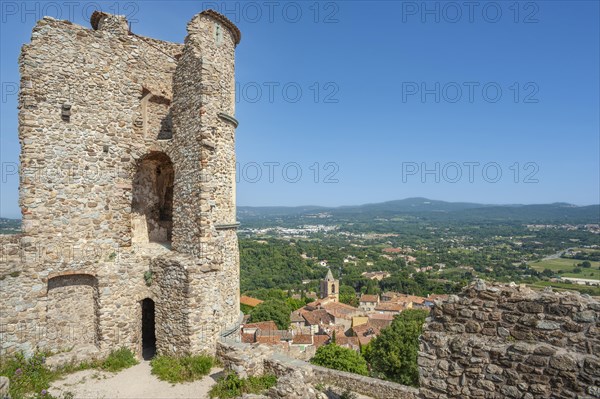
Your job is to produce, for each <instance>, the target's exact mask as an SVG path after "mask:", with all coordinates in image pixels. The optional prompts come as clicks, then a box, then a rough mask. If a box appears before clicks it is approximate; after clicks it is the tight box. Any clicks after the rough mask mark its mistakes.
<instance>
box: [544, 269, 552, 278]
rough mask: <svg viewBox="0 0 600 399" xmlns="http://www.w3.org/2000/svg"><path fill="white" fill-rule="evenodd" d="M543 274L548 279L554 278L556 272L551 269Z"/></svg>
mask: <svg viewBox="0 0 600 399" xmlns="http://www.w3.org/2000/svg"><path fill="white" fill-rule="evenodd" d="M542 274H543V275H544V276H546V277H552V276H554V272H553V271H552V270H551V269H548V268H546V269H544V271H543V272H542Z"/></svg>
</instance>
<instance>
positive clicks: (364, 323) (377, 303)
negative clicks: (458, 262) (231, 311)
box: [240, 270, 448, 360]
mask: <svg viewBox="0 0 600 399" xmlns="http://www.w3.org/2000/svg"><path fill="white" fill-rule="evenodd" d="M374 278H376V277H374ZM339 291H340V282H339V280H337V279H335V278H334V277H333V274H332V273H331V270H328V272H327V275H326V277H325V278H324V279H323V280H321V282H320V292H319V294H318V295H317V294H316V293H314V292H310V293H307V294H306V297H308V298H312V299H314V301H313V302H310V303H308V304H306V305H305V306H303V307H302V308H300V309H298V310H295V311H292V312H291V314H290V326H289V328H288V329H286V330H281V329H279V328H278V326H277V324H276V323H275V322H274V321H273V320H269V321H260V322H251V319H250V315H245V317H244V322H243V324H242V326H241V333H242V334H241V337H242V342H244V343H250V344H252V343H258V344H264V345H269V346H271V347H272V349H274V350H276V351H278V352H283V353H285V354H286V355H288V356H290V357H293V358H296V359H300V360H309V359H311V358H312V357H313V356H314V355H315V353H316V351H317V349H318V348H319V347H321V346H323V345H327V344H330V343H335V344H337V345H338V346H341V347H345V348H348V349H352V350H354V351H356V352H359V353H360V351H361V348H363V347H364V346H366V345H367V344H369V342H371V340H373V339H374V338H376V337H377V336H378V335H379V334H380V333H381V330H383V329H384V328H386V327H388V326H390V325H391V324H392V321H393V320H394V317H395V316H396V315H398V314H400V313H401V312H403V311H404V310H407V309H423V310H427V311H429V310H430V309H431V308H432V307H433V305H434V301H435V300H436V299H439V300H444V299H447V297H448V295H435V294H431V295H428V296H427V297H421V296H415V295H408V294H402V293H398V292H384V293H382V294H381V295H371V294H362V295H361V296H360V299H359V301H358V303H359V305H358V307H354V306H351V305H348V304H345V303H342V302H340V300H339V298H340V293H339ZM293 297H296V298H295V299H300V294H294V295H293ZM261 303H263V301H262V300H260V299H257V298H253V297H250V296H246V295H242V296H241V297H240V304H242V305H244V306H246V307H247V308H254V307H256V306H258V305H260V304H261ZM249 321H250V322H249Z"/></svg>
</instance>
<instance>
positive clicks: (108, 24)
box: [90, 10, 130, 34]
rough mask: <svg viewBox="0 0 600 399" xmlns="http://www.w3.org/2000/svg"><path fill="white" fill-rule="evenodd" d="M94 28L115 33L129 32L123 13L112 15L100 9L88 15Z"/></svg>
mask: <svg viewBox="0 0 600 399" xmlns="http://www.w3.org/2000/svg"><path fill="white" fill-rule="evenodd" d="M90 23H91V24H92V28H94V30H104V31H109V32H112V33H117V34H129V33H130V32H129V23H128V22H127V18H125V16H124V15H112V14H107V13H105V12H102V11H98V10H96V11H94V13H93V14H92V16H91V17H90Z"/></svg>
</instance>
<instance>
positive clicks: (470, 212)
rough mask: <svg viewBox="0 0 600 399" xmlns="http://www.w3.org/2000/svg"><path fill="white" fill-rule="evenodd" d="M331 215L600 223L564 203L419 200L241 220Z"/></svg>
mask: <svg viewBox="0 0 600 399" xmlns="http://www.w3.org/2000/svg"><path fill="white" fill-rule="evenodd" d="M317 213H327V214H329V215H331V216H333V217H342V218H345V217H356V218H361V219H362V218H365V217H367V218H368V217H392V216H395V215H403V214H404V215H415V216H421V217H427V218H450V219H455V220H460V219H465V220H474V219H475V220H500V219H502V220H514V221H530V222H534V221H540V222H542V221H560V222H564V223H569V222H570V223H582V222H584V223H600V205H587V206H577V205H573V204H569V203H564V202H557V203H552V204H533V205H524V204H506V205H497V204H478V203H471V202H447V201H439V200H431V199H428V198H422V197H416V198H406V199H402V200H394V201H386V202H380V203H371V204H363V205H346V206H339V207H324V206H315V205H311V206H296V207H283V206H276V207H268V206H266V207H249V206H238V218H239V219H240V220H244V219H247V220H248V219H260V218H273V217H302V216H309V215H314V214H317Z"/></svg>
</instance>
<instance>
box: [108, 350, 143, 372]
mask: <svg viewBox="0 0 600 399" xmlns="http://www.w3.org/2000/svg"><path fill="white" fill-rule="evenodd" d="M136 364H138V361H137V359H136V358H135V355H134V354H133V352H132V351H131V350H129V349H128V348H121V349H117V350H116V351H112V352H110V354H109V355H108V357H107V358H106V359H104V361H102V362H101V363H100V368H101V369H103V370H106V371H113V372H115V371H121V370H123V369H126V368H129V367H131V366H135V365H136Z"/></svg>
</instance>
